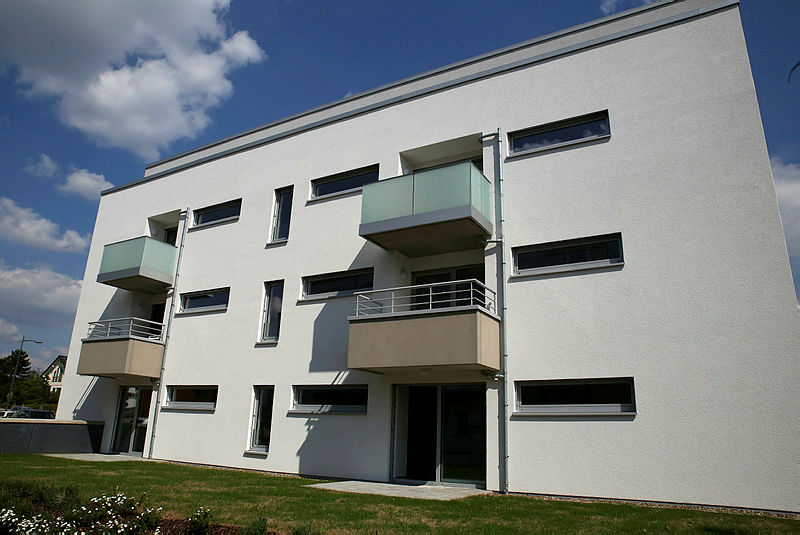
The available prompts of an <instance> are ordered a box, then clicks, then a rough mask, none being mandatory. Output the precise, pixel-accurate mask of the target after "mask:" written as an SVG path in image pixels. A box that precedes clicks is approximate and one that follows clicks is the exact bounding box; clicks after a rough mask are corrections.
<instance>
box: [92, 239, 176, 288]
mask: <svg viewBox="0 0 800 535" xmlns="http://www.w3.org/2000/svg"><path fill="white" fill-rule="evenodd" d="M177 254H178V249H177V247H175V246H174V245H170V244H168V243H164V242H160V241H158V240H156V239H153V238H150V237H148V236H141V237H139V238H133V239H130V240H125V241H121V242H117V243H111V244H108V245H106V246H105V247H104V248H103V258H102V260H101V261H100V271H99V273H98V275H97V282H102V283H104V284H108V285H110V286H115V287H117V288H124V289H126V290H133V291H140V292H145V293H160V292H163V291H164V289H165V288H166V287H167V286H169V285H170V284H172V280H173V277H174V275H175V260H176V258H177Z"/></svg>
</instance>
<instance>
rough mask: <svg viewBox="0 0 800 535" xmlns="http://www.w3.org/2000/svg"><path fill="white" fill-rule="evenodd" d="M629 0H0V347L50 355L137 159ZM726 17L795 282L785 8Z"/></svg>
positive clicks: (795, 20)
mask: <svg viewBox="0 0 800 535" xmlns="http://www.w3.org/2000/svg"><path fill="white" fill-rule="evenodd" d="M641 3H642V1H641V0H572V1H569V2H565V1H563V0H527V1H513V0H512V1H510V2H504V3H500V4H492V3H487V2H485V1H471V0H458V1H456V0H452V1H450V0H438V1H431V0H424V1H419V0H397V1H395V0H382V1H381V2H375V1H374V0H370V1H366V0H344V1H341V2H330V1H323V0H314V1H299V0H274V1H244V0H237V1H234V2H233V3H230V4H229V3H228V2H227V1H224V0H217V1H215V0H171V1H170V2H160V1H157V0H151V1H139V2H134V1H127V2H117V1H111V0H76V1H70V2H67V1H66V0H65V1H62V2H47V1H43V0H27V1H25V0H8V1H7V2H4V3H3V5H2V7H1V8H0V161H1V162H2V167H0V354H2V355H5V354H7V353H8V352H9V351H10V350H11V349H13V348H14V347H16V346H17V345H18V340H19V339H20V337H21V335H22V334H24V335H25V336H27V337H34V338H38V339H40V340H44V341H45V343H44V344H42V345H38V346H33V345H31V346H26V349H28V350H29V352H30V353H31V356H32V359H33V361H34V365H35V366H38V367H44V366H46V365H47V364H48V363H49V361H50V360H51V359H52V358H53V357H54V356H55V355H57V354H59V353H66V350H67V347H66V346H67V345H68V343H69V337H70V333H71V326H72V320H73V315H74V311H75V307H76V306H77V299H78V294H79V292H80V281H81V280H82V279H83V272H84V267H85V262H86V252H87V248H88V243H89V240H90V238H91V233H92V230H93V225H94V218H95V212H96V210H97V203H98V198H99V191H100V190H101V189H104V188H106V187H109V186H110V185H111V184H114V185H117V184H123V183H126V182H129V181H131V180H135V179H137V178H140V177H141V176H142V175H143V172H144V165H145V164H146V163H147V162H150V161H154V160H156V159H158V158H160V157H164V156H168V155H170V154H175V153H178V152H182V151H185V150H188V149H191V148H193V147H196V146H199V145H202V144H205V143H208V142H211V141H214V140H216V139H220V138H223V137H226V136H229V135H232V134H235V133H237V132H240V131H243V130H247V129H250V128H253V127H256V126H259V125H261V124H264V123H268V122H271V121H273V120H276V119H280V118H282V117H285V116H287V115H291V114H294V113H297V112H300V111H303V110H306V109H309V108H312V107H314V106H318V105H321V104H324V103H326V102H330V101H333V100H337V99H340V98H342V97H344V96H346V95H349V94H353V93H358V92H361V91H364V90H367V89H370V88H373V87H376V86H379V85H382V84H385V83H388V82H392V81H394V80H398V79H401V78H404V77H407V76H411V75H414V74H417V73H420V72H423V71H426V70H429V69H433V68H436V67H440V66H443V65H446V64H448V63H452V62H454V61H458V60H461V59H465V58H468V57H471V56H474V55H477V54H481V53H484V52H488V51H490V50H493V49H496V48H500V47H503V46H506V45H510V44H513V43H517V42H520V41H524V40H526V39H530V38H533V37H536V36H539V35H543V34H546V33H549V32H552V31H556V30H560V29H563V28H567V27H569V26H573V25H575V24H580V23H583V22H586V21H589V20H592V19H596V18H599V17H602V16H605V15H608V14H611V13H614V12H617V11H621V10H624V9H628V8H630V7H633V6H636V5H639V4H641ZM741 13H742V22H743V26H744V31H745V37H746V40H747V44H748V49H749V52H750V61H751V67H752V69H753V76H754V79H755V84H756V90H757V93H758V97H759V103H760V106H761V114H762V118H763V122H764V130H765V134H766V138H767V144H768V147H769V151H770V157H771V162H772V167H773V174H774V176H775V181H776V188H777V192H778V197H779V202H780V205H781V213H782V218H783V222H784V229H785V232H786V236H787V242H788V247H789V253H790V259H791V263H792V268H793V273H794V279H795V285H796V287H797V286H800V143H798V141H799V140H800V136H799V135H798V129H800V107H798V101H799V100H800V68H799V69H798V70H797V71H795V74H794V81H793V82H792V83H791V84H789V83H787V75H788V73H789V70H790V68H791V67H792V66H793V65H794V64H795V63H796V62H797V61H798V60H800V31H798V27H799V26H800V2H798V1H790V0H742V4H741ZM642 53H643V54H646V53H647V51H646V50H643V51H642Z"/></svg>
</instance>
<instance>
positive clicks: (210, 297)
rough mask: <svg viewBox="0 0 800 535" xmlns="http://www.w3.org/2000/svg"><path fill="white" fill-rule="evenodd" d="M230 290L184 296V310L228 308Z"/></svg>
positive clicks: (222, 289)
mask: <svg viewBox="0 0 800 535" xmlns="http://www.w3.org/2000/svg"><path fill="white" fill-rule="evenodd" d="M229 295H230V288H220V289H218V290H207V291H204V292H194V293H190V294H183V296H182V307H181V308H182V310H187V311H188V310H195V311H196V310H202V309H222V308H226V307H227V306H228V296H229Z"/></svg>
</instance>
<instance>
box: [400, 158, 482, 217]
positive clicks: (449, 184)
mask: <svg viewBox="0 0 800 535" xmlns="http://www.w3.org/2000/svg"><path fill="white" fill-rule="evenodd" d="M471 166H472V164H471V163H469V162H464V163H460V164H456V165H449V166H447V167H438V168H436V169H429V170H427V171H421V172H419V173H415V174H414V213H415V214H424V213H426V212H434V211H437V210H444V209H447V208H454V207H456V206H466V205H468V204H470V187H469V179H470V167H471Z"/></svg>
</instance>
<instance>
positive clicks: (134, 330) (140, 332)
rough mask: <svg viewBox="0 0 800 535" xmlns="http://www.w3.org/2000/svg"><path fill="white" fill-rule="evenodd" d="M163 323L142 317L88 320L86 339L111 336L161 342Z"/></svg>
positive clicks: (108, 337)
mask: <svg viewBox="0 0 800 535" xmlns="http://www.w3.org/2000/svg"><path fill="white" fill-rule="evenodd" d="M163 331H164V324H163V323H158V322H155V321H150V320H146V319H142V318H115V319H109V320H102V321H92V322H89V332H88V334H87V335H86V338H85V339H86V340H104V339H111V338H138V339H140V340H147V341H149V342H161V335H162V333H163Z"/></svg>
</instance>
